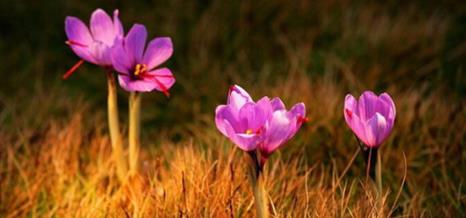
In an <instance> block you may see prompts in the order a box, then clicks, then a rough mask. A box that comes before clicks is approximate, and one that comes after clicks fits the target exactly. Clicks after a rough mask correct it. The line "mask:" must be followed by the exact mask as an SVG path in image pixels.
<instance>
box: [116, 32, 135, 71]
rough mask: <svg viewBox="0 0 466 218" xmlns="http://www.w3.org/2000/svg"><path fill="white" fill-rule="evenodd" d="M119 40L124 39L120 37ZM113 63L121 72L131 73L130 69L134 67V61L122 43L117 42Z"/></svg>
mask: <svg viewBox="0 0 466 218" xmlns="http://www.w3.org/2000/svg"><path fill="white" fill-rule="evenodd" d="M119 40H123V39H121V38H120V39H119ZM112 65H113V68H115V70H116V71H118V72H120V73H124V74H129V73H131V72H130V71H131V70H132V68H133V63H132V62H131V59H130V57H128V54H127V52H126V51H125V49H124V47H123V44H122V43H116V44H115V46H114V47H113V49H112Z"/></svg>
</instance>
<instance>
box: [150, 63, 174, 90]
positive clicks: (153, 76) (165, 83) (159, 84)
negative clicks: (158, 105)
mask: <svg viewBox="0 0 466 218" xmlns="http://www.w3.org/2000/svg"><path fill="white" fill-rule="evenodd" d="M145 80H146V81H151V82H154V83H155V89H156V90H158V91H161V92H164V93H166V92H168V90H169V89H170V88H171V87H172V86H173V84H175V77H174V76H173V74H172V72H171V71H170V69H168V68H161V69H157V70H153V71H150V72H147V78H146V79H145Z"/></svg>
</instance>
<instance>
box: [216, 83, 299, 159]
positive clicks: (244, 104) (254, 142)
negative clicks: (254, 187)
mask: <svg viewBox="0 0 466 218" xmlns="http://www.w3.org/2000/svg"><path fill="white" fill-rule="evenodd" d="M305 113H306V112H305V106H304V104H303V103H299V104H296V105H295V106H293V108H292V109H291V110H290V111H287V110H286V108H285V105H284V104H283V102H282V101H281V100H280V99H279V98H274V99H272V100H270V99H269V98H268V97H263V98H261V99H260V100H259V101H257V102H254V101H253V100H252V98H251V97H250V96H249V94H248V93H247V92H246V91H245V90H244V89H242V88H241V87H239V86H237V85H235V86H232V87H231V88H230V93H229V96H228V101H227V104H226V105H220V106H218V107H217V109H216V111H215V124H216V126H217V128H218V130H219V131H220V132H221V133H223V135H225V136H226V137H228V138H230V140H231V141H233V142H234V143H235V144H236V145H237V146H238V147H239V148H240V149H242V150H244V151H254V150H258V151H259V152H260V153H261V156H262V158H265V159H266V158H267V157H268V156H269V155H270V154H271V153H272V152H273V151H275V150H276V149H278V148H279V147H280V146H281V145H283V144H284V143H285V142H287V141H288V140H289V139H290V138H291V137H293V136H294V135H295V133H296V132H297V131H298V129H299V128H300V127H301V124H302V123H303V121H305V120H306V119H305Z"/></svg>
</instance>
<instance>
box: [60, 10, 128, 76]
mask: <svg viewBox="0 0 466 218" xmlns="http://www.w3.org/2000/svg"><path fill="white" fill-rule="evenodd" d="M89 27H90V28H87V26H86V25H85V24H84V23H83V22H82V21H81V20H80V19H78V18H76V17H71V16H69V17H66V19H65V32H66V35H67V37H68V41H66V44H68V45H69V46H70V48H71V49H72V50H73V52H74V53H76V55H78V56H79V57H80V58H81V59H82V60H80V61H79V62H78V63H77V64H75V66H73V67H72V68H71V69H70V70H69V71H68V72H67V73H66V74H65V75H64V76H63V78H67V77H69V76H70V75H71V74H72V73H73V72H74V71H75V70H76V69H77V68H78V67H79V65H81V64H82V63H83V62H84V61H87V62H90V63H93V64H96V65H99V66H102V67H111V66H112V59H111V50H112V47H113V46H114V44H115V42H116V39H117V38H118V37H122V36H123V34H124V33H123V25H122V24H121V22H120V19H119V18H118V10H115V11H114V12H113V20H112V18H110V16H109V15H108V14H107V13H105V11H103V10H102V9H97V10H95V11H94V12H93V13H92V15H91V20H90V25H89Z"/></svg>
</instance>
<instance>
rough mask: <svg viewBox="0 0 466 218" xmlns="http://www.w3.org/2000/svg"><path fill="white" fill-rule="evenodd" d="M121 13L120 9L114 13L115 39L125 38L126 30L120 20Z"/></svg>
mask: <svg viewBox="0 0 466 218" xmlns="http://www.w3.org/2000/svg"><path fill="white" fill-rule="evenodd" d="M119 15H120V11H119V10H118V9H116V10H114V11H113V31H114V33H115V37H123V34H124V30H123V24H122V23H121V21H120V18H119Z"/></svg>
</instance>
